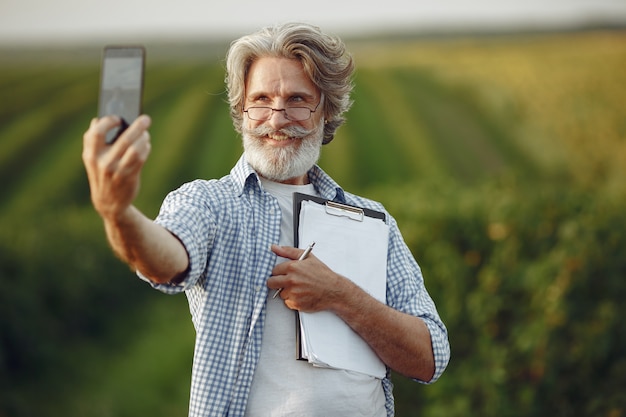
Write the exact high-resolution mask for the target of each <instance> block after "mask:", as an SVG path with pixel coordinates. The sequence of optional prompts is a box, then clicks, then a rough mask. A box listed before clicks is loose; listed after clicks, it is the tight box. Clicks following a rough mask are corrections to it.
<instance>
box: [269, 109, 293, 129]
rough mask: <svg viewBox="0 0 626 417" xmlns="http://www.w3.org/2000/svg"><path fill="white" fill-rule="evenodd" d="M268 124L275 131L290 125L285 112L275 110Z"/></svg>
mask: <svg viewBox="0 0 626 417" xmlns="http://www.w3.org/2000/svg"><path fill="white" fill-rule="evenodd" d="M267 123H268V124H269V125H270V126H271V127H272V128H273V129H275V130H280V129H281V128H283V127H285V126H286V125H288V124H289V123H290V120H289V119H287V115H286V114H285V111H284V110H274V111H273V112H272V115H271V116H270V118H269V120H268V121H267Z"/></svg>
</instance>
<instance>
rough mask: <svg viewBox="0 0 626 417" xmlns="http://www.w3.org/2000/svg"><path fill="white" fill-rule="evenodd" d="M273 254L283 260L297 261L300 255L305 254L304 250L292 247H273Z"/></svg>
mask: <svg viewBox="0 0 626 417" xmlns="http://www.w3.org/2000/svg"><path fill="white" fill-rule="evenodd" d="M271 248H272V252H274V253H275V254H276V255H278V256H282V257H283V258H287V259H292V260H296V259H298V258H300V255H302V253H303V252H304V249H298V248H294V247H291V246H278V245H272V247H271Z"/></svg>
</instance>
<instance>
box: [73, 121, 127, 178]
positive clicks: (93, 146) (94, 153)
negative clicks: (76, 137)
mask: <svg viewBox="0 0 626 417" xmlns="http://www.w3.org/2000/svg"><path fill="white" fill-rule="evenodd" d="M119 124H120V119H119V118H118V117H115V116H107V117H103V118H100V119H98V118H93V119H91V122H90V123H89V128H88V129H87V131H86V132H85V133H84V134H83V154H82V157H83V161H84V163H85V166H86V168H87V170H89V168H90V167H92V166H94V164H95V163H96V161H97V159H98V156H99V155H100V154H101V153H102V151H103V149H105V148H106V143H105V142H106V132H108V131H109V130H111V129H113V128H114V127H115V126H118V125H119Z"/></svg>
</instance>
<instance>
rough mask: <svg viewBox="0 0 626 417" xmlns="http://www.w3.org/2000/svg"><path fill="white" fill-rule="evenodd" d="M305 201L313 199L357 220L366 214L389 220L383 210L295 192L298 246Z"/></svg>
mask: <svg viewBox="0 0 626 417" xmlns="http://www.w3.org/2000/svg"><path fill="white" fill-rule="evenodd" d="M303 201H313V202H315V203H317V204H321V205H325V206H326V212H327V213H329V214H334V215H337V216H346V217H350V218H351V219H353V220H355V221H359V220H360V221H362V220H363V217H364V216H367V217H372V218H374V219H380V220H382V221H383V222H386V221H387V215H386V214H385V213H383V212H382V211H376V210H372V209H368V208H365V207H357V206H353V205H350V204H345V203H338V202H336V201H333V200H329V199H327V198H322V197H318V196H314V195H309V194H303V193H293V241H294V245H295V246H296V247H298V246H299V243H300V240H299V238H300V236H299V235H300V234H299V233H298V228H299V227H300V211H301V209H302V202H303Z"/></svg>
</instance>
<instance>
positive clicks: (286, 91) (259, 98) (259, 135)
mask: <svg viewBox="0 0 626 417" xmlns="http://www.w3.org/2000/svg"><path fill="white" fill-rule="evenodd" d="M245 91H246V94H245V100H244V109H248V108H250V107H270V108H273V109H285V108H288V107H306V108H309V109H311V110H314V109H315V108H316V107H317V108H318V109H321V108H322V106H319V107H318V104H319V103H320V100H321V94H320V92H319V89H318V88H317V87H316V86H315V84H313V82H312V81H311V80H310V79H309V78H308V76H307V75H306V74H305V73H304V71H303V69H302V64H301V63H300V61H298V60H294V59H287V58H275V57H263V58H259V59H258V60H257V61H255V62H254V63H253V64H252V65H251V66H250V70H249V72H248V77H247V80H246V90H245ZM323 130H324V123H323V114H322V111H321V110H317V111H315V112H313V113H311V117H310V118H309V119H307V120H302V121H292V120H289V119H287V117H286V115H285V112H283V111H274V112H272V114H271V116H270V118H269V120H265V121H259V120H252V119H250V118H249V117H247V113H245V114H244V123H243V144H244V151H245V155H246V160H247V161H248V163H249V164H250V165H251V166H252V167H253V168H254V169H255V170H256V171H257V172H258V173H259V175H261V176H263V177H265V178H268V179H271V180H274V181H278V182H284V183H288V184H306V183H308V178H307V175H306V173H307V171H308V170H309V169H310V168H311V167H312V166H313V165H314V164H315V163H316V162H317V160H318V158H319V154H320V148H321V144H322V139H323Z"/></svg>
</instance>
